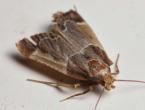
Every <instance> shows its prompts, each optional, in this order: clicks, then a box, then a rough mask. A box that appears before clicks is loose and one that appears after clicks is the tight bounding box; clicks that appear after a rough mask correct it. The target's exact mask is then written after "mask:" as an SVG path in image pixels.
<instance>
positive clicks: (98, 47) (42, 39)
mask: <svg viewBox="0 0 145 110" xmlns="http://www.w3.org/2000/svg"><path fill="white" fill-rule="evenodd" d="M16 46H17V48H18V50H19V52H20V53H21V54H22V55H23V56H25V57H26V58H28V59H30V60H33V61H35V62H37V63H40V64H44V65H46V66H47V67H50V68H52V69H54V70H56V71H58V72H60V73H62V74H64V75H66V76H69V77H71V78H74V79H75V80H79V81H87V82H88V86H87V88H86V90H85V91H83V92H81V93H77V94H74V95H72V96H70V97H67V98H65V99H63V100H62V101H64V100H67V99H70V98H72V97H75V96H78V95H83V94H85V93H88V92H89V91H91V90H93V89H94V88H95V87H96V86H98V85H101V86H102V87H103V89H102V92H101V94H100V96H99V98H98V101H97V103H96V106H97V104H98V102H99V100H100V98H101V96H102V93H103V91H104V90H111V89H112V88H114V87H115V86H114V85H113V84H114V82H115V81H128V82H140V83H145V82H144V81H136V80H121V79H116V75H118V74H119V69H118V66H117V62H118V58H119V55H118V56H117V58H116V61H115V63H114V71H112V70H111V68H110V66H111V65H112V64H113V62H112V61H111V60H110V58H109V57H108V55H107V53H106V52H105V49H104V47H103V46H102V44H101V43H100V41H99V40H98V38H97V37H96V35H95V33H94V32H93V30H92V29H91V28H90V26H89V25H88V24H87V22H86V21H85V20H84V18H82V17H81V15H80V14H79V13H78V12H77V11H76V10H69V11H67V12H56V13H55V14H54V15H53V20H52V25H51V26H50V29H49V31H48V32H44V33H40V34H35V35H32V36H31V37H30V38H29V39H28V38H24V39H22V40H20V41H19V42H17V43H16ZM28 80H29V81H34V82H39V83H45V84H48V85H53V86H64V87H73V88H78V87H81V86H82V85H81V84H79V83H77V84H65V83H61V82H60V83H55V82H46V81H37V80H33V79H28ZM96 106H95V108H96Z"/></svg>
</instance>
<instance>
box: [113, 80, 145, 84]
mask: <svg viewBox="0 0 145 110" xmlns="http://www.w3.org/2000/svg"><path fill="white" fill-rule="evenodd" d="M115 81H120V82H137V83H145V81H140V80H125V79H115Z"/></svg>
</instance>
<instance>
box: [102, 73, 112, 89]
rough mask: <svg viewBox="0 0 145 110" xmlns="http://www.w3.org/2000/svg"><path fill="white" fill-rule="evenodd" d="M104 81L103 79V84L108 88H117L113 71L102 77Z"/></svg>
mask: <svg viewBox="0 0 145 110" xmlns="http://www.w3.org/2000/svg"><path fill="white" fill-rule="evenodd" d="M102 81H103V86H104V88H105V89H106V90H111V89H113V88H115V86H114V85H113V83H114V81H115V78H114V75H113V74H111V73H107V74H105V75H104V76H103V77H102Z"/></svg>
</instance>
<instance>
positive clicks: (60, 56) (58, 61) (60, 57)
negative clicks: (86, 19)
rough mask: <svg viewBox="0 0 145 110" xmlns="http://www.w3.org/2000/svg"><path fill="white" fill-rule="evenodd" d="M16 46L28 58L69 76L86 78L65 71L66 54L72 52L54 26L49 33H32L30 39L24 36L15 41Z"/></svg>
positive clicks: (80, 78) (79, 78)
mask: <svg viewBox="0 0 145 110" xmlns="http://www.w3.org/2000/svg"><path fill="white" fill-rule="evenodd" d="M54 31H55V32H54ZM16 46H17V48H18V50H19V51H20V53H21V54H22V55H23V56H25V57H26V58H28V59H30V60H33V61H35V62H37V63H40V64H43V65H46V66H47V67H50V68H52V69H54V70H56V71H58V72H60V73H62V74H64V75H67V76H69V77H72V78H75V79H78V80H86V79H85V78H83V77H82V76H80V75H75V76H74V75H71V74H68V73H67V60H68V55H69V54H72V53H73V50H72V49H71V47H70V46H69V45H68V43H67V42H66V41H65V39H64V38H63V37H62V36H61V35H60V33H59V32H58V31H57V30H56V28H55V29H54V30H51V31H50V32H49V33H40V34H36V35H33V36H31V40H29V39H27V38H24V39H22V40H20V41H19V42H18V43H16Z"/></svg>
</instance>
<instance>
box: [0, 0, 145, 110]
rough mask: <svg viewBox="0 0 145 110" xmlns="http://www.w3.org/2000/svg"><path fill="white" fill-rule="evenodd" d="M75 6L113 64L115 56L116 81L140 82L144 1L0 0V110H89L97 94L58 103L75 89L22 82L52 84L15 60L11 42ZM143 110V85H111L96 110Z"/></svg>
mask: <svg viewBox="0 0 145 110" xmlns="http://www.w3.org/2000/svg"><path fill="white" fill-rule="evenodd" d="M74 5H75V6H76V7H77V10H78V11H79V12H80V14H81V15H82V16H83V17H84V18H85V19H86V21H87V22H88V23H89V24H90V26H91V27H92V28H93V30H94V31H95V33H97V36H98V38H99V40H100V41H101V42H102V44H103V45H104V47H105V49H106V52H107V53H108V55H109V56H110V58H111V59H112V60H113V61H114V59H115V57H116V55H117V53H120V60H119V67H120V72H121V73H120V75H119V78H124V79H137V80H145V1H144V0H0V110H93V109H94V105H95V103H96V100H97V97H98V94H96V93H94V92H90V93H88V94H86V95H84V96H80V97H76V98H74V99H71V100H68V101H66V102H62V103H60V102H59V100H60V99H62V98H64V97H66V96H69V95H71V94H73V93H75V92H79V91H81V89H76V90H73V89H65V88H63V92H61V91H58V90H57V89H55V88H53V87H49V86H45V85H41V84H36V83H31V82H27V81H26V79H27V78H33V79H39V80H48V81H52V80H53V79H50V78H49V77H46V76H45V75H43V74H41V72H40V71H36V70H35V69H32V68H29V67H27V66H26V65H25V64H22V62H21V61H19V58H18V56H20V54H19V53H18V51H17V49H16V47H15V43H16V42H17V41H18V40H20V39H22V38H23V37H29V36H30V35H32V34H35V33H39V32H45V31H46V30H47V27H48V25H49V23H50V21H51V15H52V13H54V12H56V11H59V10H63V11H67V10H69V9H72V8H73V6H74ZM108 109H109V110H144V109H145V85H144V84H136V83H116V88H115V89H114V90H112V91H110V92H106V93H105V94H104V95H103V97H102V99H101V101H100V103H99V106H98V108H97V110H108Z"/></svg>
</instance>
